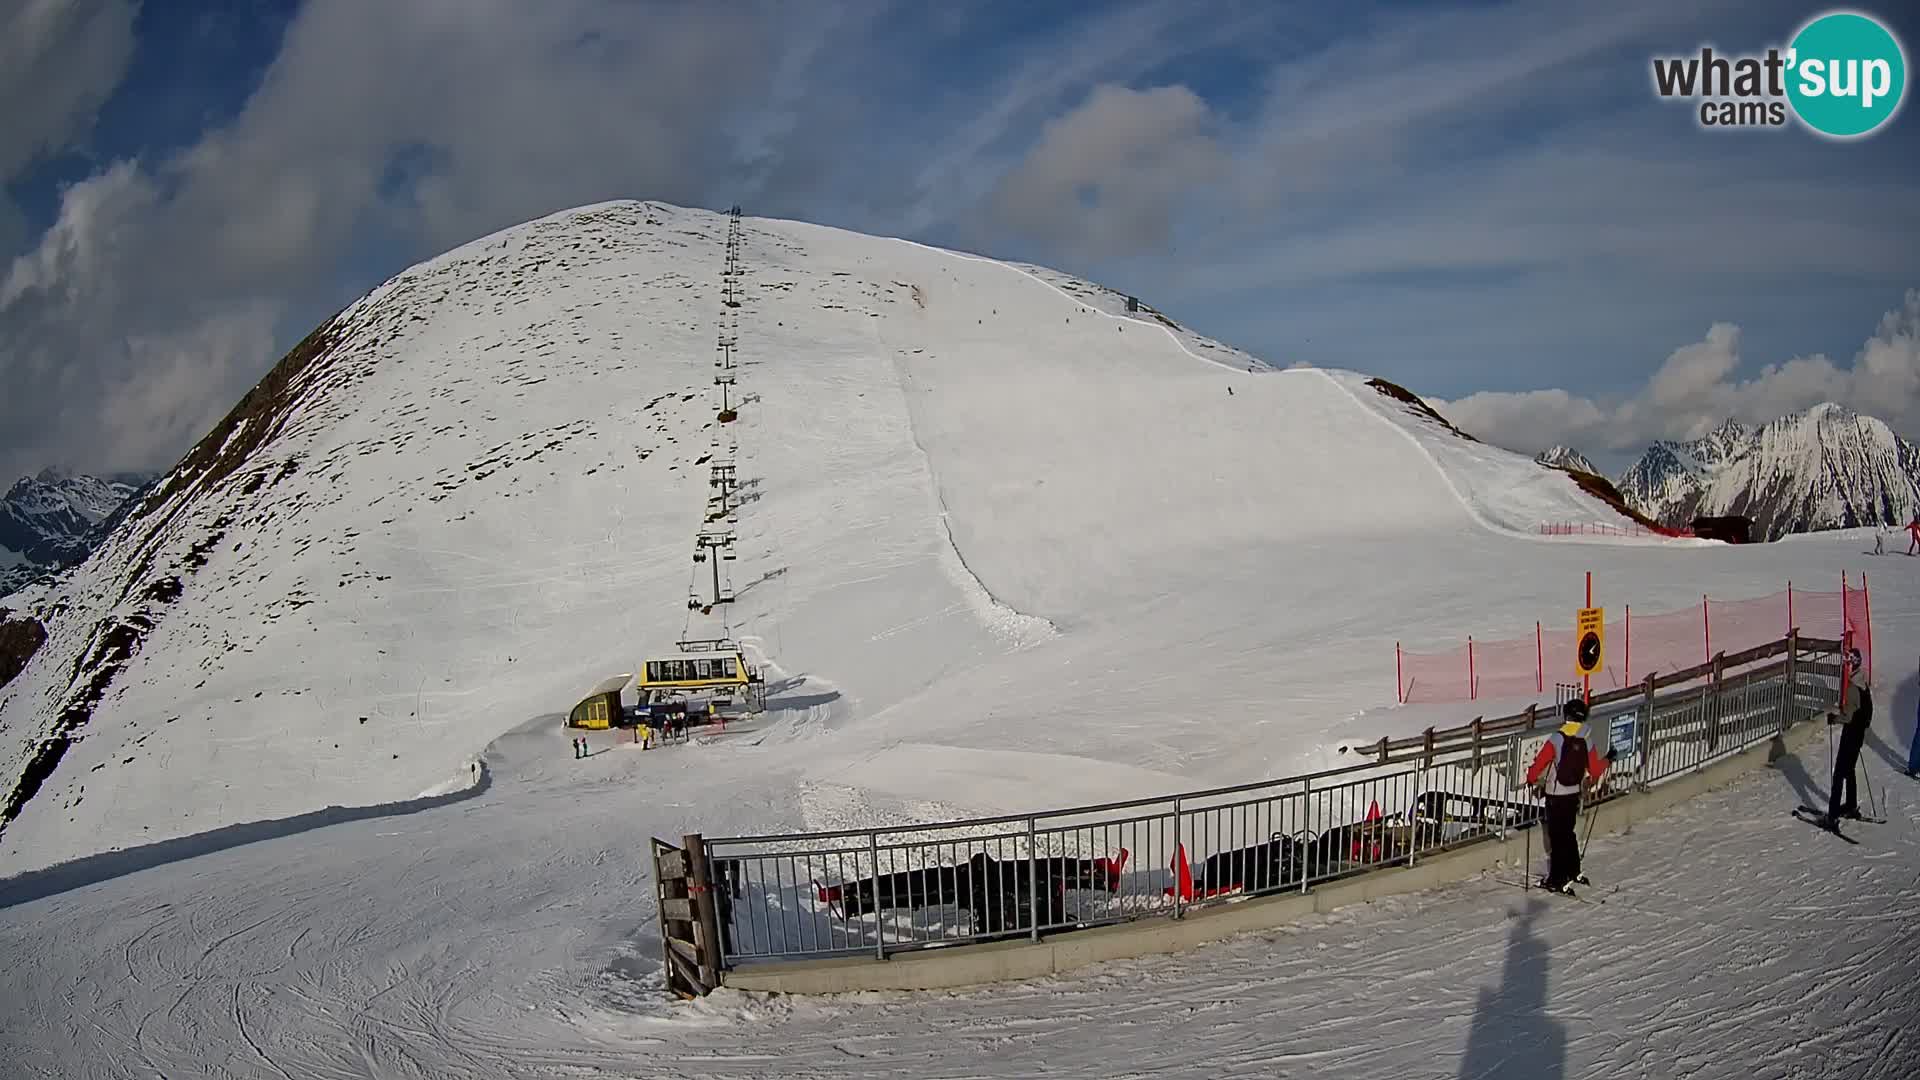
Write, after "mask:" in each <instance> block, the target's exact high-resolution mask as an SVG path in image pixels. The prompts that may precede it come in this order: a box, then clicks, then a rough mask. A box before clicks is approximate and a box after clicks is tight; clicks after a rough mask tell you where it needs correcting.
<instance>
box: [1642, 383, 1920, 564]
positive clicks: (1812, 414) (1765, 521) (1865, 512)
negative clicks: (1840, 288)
mask: <svg viewBox="0 0 1920 1080" xmlns="http://www.w3.org/2000/svg"><path fill="white" fill-rule="evenodd" d="M1617 486H1618V487H1619V489H1620V492H1621V494H1622V495H1624V496H1625V497H1626V499H1627V501H1628V503H1629V504H1630V505H1631V506H1633V507H1634V508H1635V509H1636V510H1639V511H1640V512H1641V513H1643V514H1646V515H1647V516H1648V517H1651V518H1654V519H1656V520H1658V521H1661V522H1663V523H1665V524H1669V525H1684V524H1686V523H1687V522H1688V521H1691V520H1692V519H1693V518H1694V517H1696V516H1701V515H1707V516H1719V515H1739V516H1743V517H1749V518H1752V519H1753V521H1754V533H1755V536H1756V537H1764V538H1766V539H1769V540H1775V539H1779V538H1780V537H1782V536H1786V535H1788V534H1790V533H1802V532H1813V531H1817V530H1820V529H1834V528H1849V527H1853V526H1859V525H1871V524H1882V525H1891V524H1899V523H1903V522H1906V521H1908V520H1910V519H1911V517H1912V515H1913V513H1914V511H1915V509H1916V508H1920V450H1916V449H1915V447H1914V444H1912V443H1910V442H1908V441H1907V440H1906V439H1903V438H1901V437H1900V436H1899V435H1897V434H1895V433H1894V431H1893V429H1892V428H1889V427H1888V426H1887V425H1886V424H1885V423H1883V422H1881V421H1879V420H1876V419H1874V418H1873V417H1871V416H1863V415H1861V414H1859V413H1856V412H1853V411H1852V410H1850V409H1846V408H1843V407H1841V406H1839V405H1835V404H1833V403H1831V402H1829V403H1825V404H1821V405H1816V406H1814V407H1813V408H1811V409H1808V410H1806V411H1805V412H1800V413H1795V414H1793V415H1791V416H1784V417H1781V418H1780V419H1778V420H1775V421H1773V422H1771V423H1769V424H1767V425H1765V426H1763V427H1761V428H1759V429H1757V430H1752V431H1749V430H1748V429H1746V428H1745V427H1743V426H1741V425H1740V424H1738V423H1736V422H1734V421H1731V420H1730V421H1728V422H1727V423H1725V424H1723V425H1721V426H1720V427H1719V428H1718V429H1716V430H1715V431H1713V432H1712V433H1711V434H1709V435H1707V436H1705V437H1704V438H1701V439H1697V440H1693V441H1689V442H1659V443H1655V444H1654V445H1652V446H1650V447H1648V448H1647V451H1646V452H1645V453H1644V454H1642V455H1641V456H1640V458H1639V460H1637V461H1636V462H1634V464H1633V465H1632V466H1631V467H1630V468H1628V469H1627V471H1626V472H1625V473H1624V474H1623V475H1622V476H1621V478H1620V481H1619V483H1618V485H1617Z"/></svg>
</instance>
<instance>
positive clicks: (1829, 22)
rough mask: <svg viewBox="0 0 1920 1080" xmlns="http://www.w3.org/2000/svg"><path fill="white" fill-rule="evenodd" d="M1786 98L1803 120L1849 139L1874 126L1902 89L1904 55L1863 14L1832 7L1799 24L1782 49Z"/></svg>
mask: <svg viewBox="0 0 1920 1080" xmlns="http://www.w3.org/2000/svg"><path fill="white" fill-rule="evenodd" d="M1787 65H1788V75H1787V100H1788V101H1790V102H1792V104H1793V111H1794V114H1795V115H1797V116H1798V117H1800V120H1801V122H1802V123H1804V124H1806V125H1807V126H1808V127H1810V128H1812V129H1813V130H1815V131H1817V132H1819V133H1820V134H1822V135H1827V136H1831V137H1833V138H1836V139H1851V138H1854V137H1856V136H1860V135H1865V134H1867V133H1868V132H1871V131H1873V130H1875V129H1877V128H1879V127H1880V126H1881V125H1882V124H1885V123H1886V122H1887V121H1888V120H1891V119H1893V114H1894V113H1896V112H1898V111H1899V110H1900V101H1901V99H1902V98H1904V97H1905V96H1906V93H1907V55H1906V53H1905V51H1903V50H1902V49H1901V48H1900V42H1899V41H1898V40H1897V39H1895V38H1894V36H1893V33H1892V32H1891V31H1889V30H1888V29H1887V28H1886V27H1884V26H1882V25H1880V23H1879V22H1878V21H1877V20H1875V19H1873V18H1871V17H1869V16H1866V15H1861V14H1858V13H1856V12H1851V11H1835V12H1830V13H1828V14H1826V15H1822V16H1820V17H1819V18H1817V19H1814V20H1813V21H1812V22H1810V23H1808V24H1807V25H1805V26H1803V27H1801V28H1800V32H1799V33H1798V34H1796V35H1794V38H1793V42H1792V44H1791V45H1789V46H1788V49H1787Z"/></svg>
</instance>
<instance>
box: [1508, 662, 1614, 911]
mask: <svg viewBox="0 0 1920 1080" xmlns="http://www.w3.org/2000/svg"><path fill="white" fill-rule="evenodd" d="M1560 715H1561V717H1562V719H1563V720H1564V723H1562V724H1561V725H1560V730H1558V731H1556V732H1554V733H1553V734H1552V735H1550V736H1548V737H1547V742H1546V745H1545V746H1542V747H1541V748H1540V753H1539V754H1537V755H1535V756H1534V759H1533V767H1532V768H1530V769H1528V770H1527V783H1528V785H1530V786H1532V785H1543V782H1544V789H1545V792H1546V797H1547V876H1546V877H1543V878H1541V879H1540V887H1541V888H1543V889H1549V890H1552V891H1554V892H1568V893H1570V892H1572V891H1573V886H1574V884H1575V883H1576V882H1577V883H1579V884H1581V885H1585V884H1586V883H1587V876H1586V875H1585V874H1583V873H1581V872H1580V837H1579V835H1578V829H1577V826H1578V824H1579V821H1580V795H1581V792H1582V791H1584V790H1585V784H1586V781H1587V780H1588V779H1592V780H1595V781H1598V780H1599V779H1600V778H1601V777H1602V776H1604V775H1606V772H1607V766H1608V765H1611V764H1612V763H1613V748H1612V747H1608V748H1607V754H1606V756H1605V757H1601V756H1600V753H1599V752H1598V751H1596V750H1594V749H1593V747H1592V745H1591V743H1590V740H1589V739H1588V735H1587V703H1586V702H1584V701H1581V700H1579V699H1577V698H1576V699H1574V700H1573V701H1569V702H1567V703H1566V705H1564V706H1562V707H1561V711H1560ZM1549 770H1551V778H1549Z"/></svg>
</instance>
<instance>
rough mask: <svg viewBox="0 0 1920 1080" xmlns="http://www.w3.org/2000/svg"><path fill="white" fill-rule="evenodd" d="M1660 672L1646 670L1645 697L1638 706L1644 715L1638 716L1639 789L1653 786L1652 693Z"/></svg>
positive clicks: (1643, 789) (1644, 789) (1654, 690)
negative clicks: (1643, 702)
mask: <svg viewBox="0 0 1920 1080" xmlns="http://www.w3.org/2000/svg"><path fill="white" fill-rule="evenodd" d="M1659 677H1660V673H1659V672H1657V671H1649V672H1647V699H1646V702H1645V704H1643V705H1641V706H1640V708H1641V709H1642V710H1643V711H1644V712H1645V714H1646V715H1644V716H1642V717H1641V718H1640V790H1641V791H1646V790H1647V789H1648V788H1650V787H1652V786H1653V714H1654V695H1655V694H1657V693H1658V692H1659V691H1658V688H1657V680H1658V679H1659Z"/></svg>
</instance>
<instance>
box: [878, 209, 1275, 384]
mask: <svg viewBox="0 0 1920 1080" xmlns="http://www.w3.org/2000/svg"><path fill="white" fill-rule="evenodd" d="M890 239H892V240H893V241H894V242H895V243H899V244H905V245H907V246H908V247H914V248H919V249H920V250H922V251H930V252H933V253H935V254H937V255H944V256H946V257H947V258H949V259H960V260H963V261H966V262H977V263H986V264H987V265H989V266H997V267H1000V268H1001V269H1003V270H1008V271H1011V272H1013V273H1016V274H1019V275H1020V276H1021V277H1024V278H1026V279H1027V280H1028V281H1031V282H1033V283H1034V284H1036V285H1039V286H1040V287H1042V288H1044V289H1048V290H1050V291H1052V292H1053V293H1055V294H1057V295H1058V296H1059V297H1060V298H1061V299H1063V300H1065V301H1067V302H1068V303H1070V304H1073V305H1075V306H1077V307H1079V308H1080V309H1081V310H1082V311H1085V312H1087V313H1089V314H1092V315H1098V316H1100V317H1101V318H1104V319H1111V320H1113V321H1114V322H1118V323H1126V324H1128V325H1132V326H1145V327H1150V328H1152V329H1154V330H1158V331H1160V332H1161V333H1163V334H1165V335H1166V336H1167V340H1168V341H1170V342H1172V343H1173V347H1174V348H1176V349H1179V350H1180V351H1181V352H1183V353H1186V354H1187V355H1188V356H1191V357H1193V358H1194V359H1195V360H1198V361H1200V362H1202V363H1205V364H1211V365H1213V366H1215V367H1221V368H1226V369H1227V370H1228V371H1238V372H1241V373H1242V374H1262V375H1275V374H1285V373H1287V372H1288V371H1305V370H1309V369H1307V368H1276V367H1274V366H1273V365H1272V364H1268V363H1266V362H1265V361H1263V360H1259V358H1257V357H1251V356H1250V357H1249V359H1252V360H1254V361H1255V362H1257V363H1259V364H1261V365H1262V368H1261V370H1260V371H1258V372H1247V371H1245V370H1244V369H1242V368H1241V367H1240V366H1239V365H1238V364H1229V363H1227V362H1226V361H1224V360H1219V359H1216V358H1213V357H1208V356H1201V355H1200V354H1199V353H1197V352H1194V351H1193V350H1192V349H1189V348H1187V343H1186V342H1184V341H1182V340H1180V335H1178V334H1176V333H1174V332H1173V331H1172V330H1171V329H1170V328H1168V327H1166V326H1164V325H1162V324H1160V323H1158V322H1148V321H1147V320H1145V319H1131V318H1128V317H1127V316H1125V315H1115V314H1114V313H1112V312H1110V311H1103V310H1101V309H1100V308H1098V307H1095V306H1094V305H1092V304H1089V303H1087V302H1086V301H1085V300H1083V299H1081V298H1080V297H1077V296H1075V295H1073V294H1072V293H1070V292H1068V291H1066V290H1065V289H1062V288H1061V287H1060V286H1058V285H1055V284H1054V283H1053V282H1051V281H1048V280H1046V279H1045V278H1043V277H1040V276H1039V275H1038V274H1035V273H1033V272H1031V271H1029V270H1025V269H1023V268H1021V267H1018V266H1015V265H1013V264H1012V263H1010V262H1007V261H1005V260H1003V259H994V258H990V257H988V256H985V255H972V254H968V253H967V252H963V251H951V250H949V249H947V248H937V247H932V246H930V245H927V244H922V243H920V242H918V241H915V240H907V239H905V238H903V237H897V236H896V237H890ZM1243 355H1244V354H1243Z"/></svg>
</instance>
